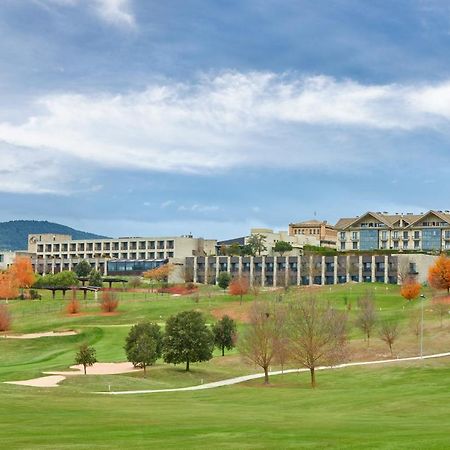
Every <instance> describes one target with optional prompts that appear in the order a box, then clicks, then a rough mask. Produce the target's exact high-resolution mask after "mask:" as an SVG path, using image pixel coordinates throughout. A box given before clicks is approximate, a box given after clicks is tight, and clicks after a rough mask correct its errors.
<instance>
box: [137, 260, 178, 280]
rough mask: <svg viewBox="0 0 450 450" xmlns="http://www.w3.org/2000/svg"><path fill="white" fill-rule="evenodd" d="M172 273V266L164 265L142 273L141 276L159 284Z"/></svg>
mask: <svg viewBox="0 0 450 450" xmlns="http://www.w3.org/2000/svg"><path fill="white" fill-rule="evenodd" d="M172 271H173V265H172V264H164V265H162V266H159V267H156V268H155V269H151V270H148V271H147V272H144V273H143V274H142V276H143V277H144V278H147V279H149V280H150V281H151V282H153V283H161V282H163V281H167V280H168V278H169V275H170V274H171V273H172Z"/></svg>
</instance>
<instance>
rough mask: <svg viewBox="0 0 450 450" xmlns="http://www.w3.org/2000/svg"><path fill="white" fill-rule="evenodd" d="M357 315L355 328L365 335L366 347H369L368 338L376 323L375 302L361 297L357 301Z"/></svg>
mask: <svg viewBox="0 0 450 450" xmlns="http://www.w3.org/2000/svg"><path fill="white" fill-rule="evenodd" d="M358 308H359V310H358V314H357V316H356V326H357V327H358V328H359V329H360V330H361V331H362V332H363V333H364V334H365V336H366V338H367V346H369V345H370V336H371V335H372V331H373V329H374V327H375V325H376V323H377V313H376V310H375V302H374V301H373V300H372V299H371V298H370V297H363V298H361V299H359V300H358Z"/></svg>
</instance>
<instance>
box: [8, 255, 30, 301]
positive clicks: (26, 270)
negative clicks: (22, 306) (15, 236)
mask: <svg viewBox="0 0 450 450" xmlns="http://www.w3.org/2000/svg"><path fill="white" fill-rule="evenodd" d="M10 272H11V276H12V278H13V280H14V284H15V285H16V286H17V287H18V288H20V290H21V294H22V295H21V296H22V298H23V290H24V289H28V288H30V287H31V286H32V285H33V283H34V282H35V281H36V275H35V274H34V271H33V266H32V264H31V259H30V258H28V257H26V256H16V258H15V260H14V264H13V265H12V266H11V268H10Z"/></svg>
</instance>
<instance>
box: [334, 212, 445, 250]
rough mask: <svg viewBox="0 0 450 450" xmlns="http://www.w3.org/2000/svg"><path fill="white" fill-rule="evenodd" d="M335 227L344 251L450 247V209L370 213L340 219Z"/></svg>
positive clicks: (340, 245)
mask: <svg viewBox="0 0 450 450" xmlns="http://www.w3.org/2000/svg"><path fill="white" fill-rule="evenodd" d="M335 228H336V230H337V233H338V236H337V249H338V250H340V251H349V250H350V251H351V250H359V251H370V250H378V249H380V250H396V251H397V250H398V251H410V250H412V251H417V252H436V253H438V252H441V251H443V250H450V211H433V210H430V211H428V212H426V213H421V214H412V213H406V214H404V213H396V214H388V213H386V212H383V213H382V212H367V213H365V214H363V215H362V216H357V217H351V218H343V219H340V220H339V221H338V222H337V224H336V225H335Z"/></svg>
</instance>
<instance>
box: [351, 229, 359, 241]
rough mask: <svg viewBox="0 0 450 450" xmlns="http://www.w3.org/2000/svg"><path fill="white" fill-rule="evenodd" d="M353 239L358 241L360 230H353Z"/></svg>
mask: <svg viewBox="0 0 450 450" xmlns="http://www.w3.org/2000/svg"><path fill="white" fill-rule="evenodd" d="M352 239H353V240H354V241H356V240H357V239H358V232H357V231H353V232H352Z"/></svg>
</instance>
